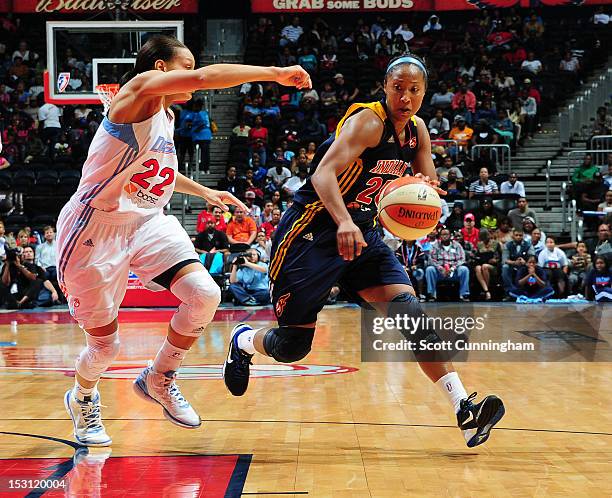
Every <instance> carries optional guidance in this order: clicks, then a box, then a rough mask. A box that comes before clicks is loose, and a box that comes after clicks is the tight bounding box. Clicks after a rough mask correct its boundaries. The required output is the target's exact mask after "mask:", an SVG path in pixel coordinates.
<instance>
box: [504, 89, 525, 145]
mask: <svg viewBox="0 0 612 498" xmlns="http://www.w3.org/2000/svg"><path fill="white" fill-rule="evenodd" d="M508 117H509V118H510V121H512V124H513V125H514V131H515V137H514V138H515V141H516V142H517V143H521V142H520V140H521V138H522V137H523V135H522V131H523V124H524V123H525V114H523V108H522V106H521V101H520V100H518V99H515V100H513V101H512V109H511V110H510V114H509V115H508Z"/></svg>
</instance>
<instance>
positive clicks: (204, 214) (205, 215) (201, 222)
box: [196, 206, 214, 233]
mask: <svg viewBox="0 0 612 498" xmlns="http://www.w3.org/2000/svg"><path fill="white" fill-rule="evenodd" d="M209 219H214V217H213V215H212V213H210V212H209V211H208V209H207V208H206V206H204V209H202V211H200V212H199V213H198V218H197V221H196V233H201V232H203V231H204V230H206V222H207V221H208V220H209Z"/></svg>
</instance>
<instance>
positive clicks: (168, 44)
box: [120, 35, 187, 85]
mask: <svg viewBox="0 0 612 498" xmlns="http://www.w3.org/2000/svg"><path fill="white" fill-rule="evenodd" d="M179 48H187V47H185V45H184V44H183V43H182V42H180V41H179V40H177V39H176V38H174V37H173V36H167V35H154V36H152V37H151V38H149V39H148V40H147V42H146V43H145V44H144V45H143V46H142V47H141V49H140V50H139V51H138V55H136V63H135V64H134V69H131V70H130V71H128V72H127V73H125V74H124V75H123V76H122V77H121V81H120V84H121V85H125V84H126V83H127V82H128V81H130V80H131V79H132V78H133V77H134V76H136V75H138V74H140V73H144V72H145V71H151V70H152V69H155V62H156V61H158V60H162V61H164V62H168V61H169V60H170V59H172V58H173V57H174V54H175V53H176V50H177V49H179Z"/></svg>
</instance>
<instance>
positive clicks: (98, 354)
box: [76, 331, 119, 382]
mask: <svg viewBox="0 0 612 498" xmlns="http://www.w3.org/2000/svg"><path fill="white" fill-rule="evenodd" d="M85 341H86V342H87V346H86V347H85V349H83V351H81V354H80V355H79V357H78V358H77V361H76V371H77V372H78V374H79V375H80V376H81V377H83V378H84V379H86V380H89V381H91V382H96V381H97V380H98V379H99V378H100V375H102V374H103V373H104V372H106V370H107V369H108V367H110V365H111V363H112V362H113V361H114V360H115V358H117V355H118V354H119V333H118V332H117V331H115V332H114V333H112V334H110V335H105V336H102V337H98V336H95V335H90V334H88V333H87V332H85Z"/></svg>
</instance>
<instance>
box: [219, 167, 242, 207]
mask: <svg viewBox="0 0 612 498" xmlns="http://www.w3.org/2000/svg"><path fill="white" fill-rule="evenodd" d="M217 188H218V189H219V190H225V191H227V192H230V193H232V194H234V195H235V196H236V197H238V198H240V199H243V198H244V193H245V191H246V182H245V181H244V179H243V178H238V177H237V176H236V166H228V167H227V170H226V171H225V177H224V178H221V180H219V182H218V183H217Z"/></svg>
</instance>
